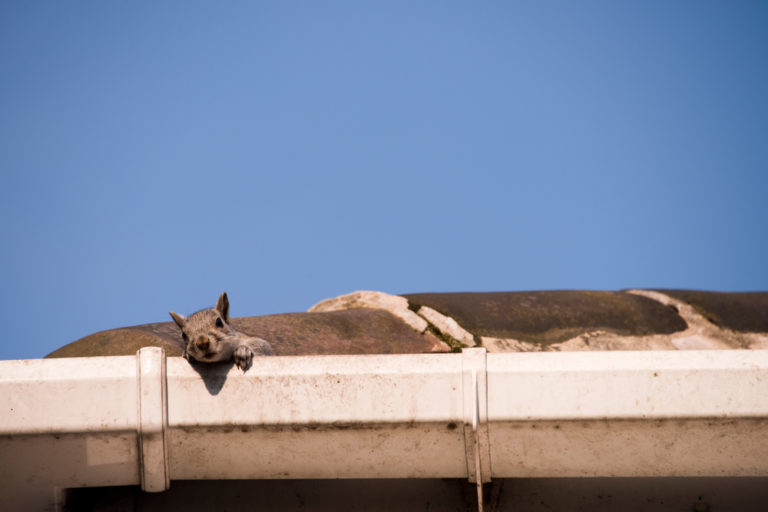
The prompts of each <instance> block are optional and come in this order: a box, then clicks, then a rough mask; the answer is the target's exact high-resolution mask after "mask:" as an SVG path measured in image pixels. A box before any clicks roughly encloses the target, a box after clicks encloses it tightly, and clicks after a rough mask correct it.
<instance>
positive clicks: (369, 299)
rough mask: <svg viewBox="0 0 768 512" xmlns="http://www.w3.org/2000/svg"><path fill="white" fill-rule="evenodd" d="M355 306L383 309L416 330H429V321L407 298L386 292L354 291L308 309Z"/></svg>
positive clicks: (314, 310) (313, 311)
mask: <svg viewBox="0 0 768 512" xmlns="http://www.w3.org/2000/svg"><path fill="white" fill-rule="evenodd" d="M355 308H371V309H383V310H384V311H389V312H390V313H392V314H393V315H395V316H396V317H398V318H400V319H401V320H402V321H403V322H405V323H406V324H408V325H410V326H411V327H412V328H413V329H414V330H416V332H419V333H423V332H424V331H425V330H427V322H426V321H425V320H424V319H423V318H421V317H420V316H419V315H417V314H416V313H414V312H413V311H411V310H410V309H408V300H407V299H405V298H404V297H400V296H398V295H390V294H388V293H384V292H373V291H357V292H352V293H348V294H346V295H340V296H338V297H333V298H331V299H326V300H323V301H321V302H318V303H317V304H315V305H314V306H312V307H311V308H309V309H308V310H307V311H308V312H309V313H322V312H327V311H342V310H346V309H355Z"/></svg>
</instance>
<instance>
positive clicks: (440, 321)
mask: <svg viewBox="0 0 768 512" xmlns="http://www.w3.org/2000/svg"><path fill="white" fill-rule="evenodd" d="M417 313H418V315H419V316H421V317H423V318H425V319H426V320H427V321H428V322H429V323H430V324H432V326H433V327H435V329H437V330H438V331H440V332H441V333H443V334H447V335H448V336H450V337H451V338H453V339H455V340H457V341H459V342H460V343H461V344H462V345H465V346H467V347H474V346H475V337H474V336H473V335H472V333H471V332H469V331H467V330H466V329H464V328H463V327H462V326H460V325H459V324H458V323H457V322H456V320H454V319H453V318H451V317H449V316H446V315H443V314H441V313H439V312H437V311H435V310H434V309H432V308H430V307H429V306H421V307H420V308H419V311H417Z"/></svg>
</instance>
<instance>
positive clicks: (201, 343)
mask: <svg viewBox="0 0 768 512" xmlns="http://www.w3.org/2000/svg"><path fill="white" fill-rule="evenodd" d="M195 345H196V346H197V348H199V349H200V350H208V347H209V346H210V345H211V342H210V340H209V339H208V337H207V336H201V337H199V338H197V341H195Z"/></svg>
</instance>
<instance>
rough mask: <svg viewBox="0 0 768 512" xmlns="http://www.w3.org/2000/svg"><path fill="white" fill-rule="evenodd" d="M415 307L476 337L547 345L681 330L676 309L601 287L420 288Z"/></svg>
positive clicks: (411, 299) (413, 296)
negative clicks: (596, 335) (595, 335)
mask: <svg viewBox="0 0 768 512" xmlns="http://www.w3.org/2000/svg"><path fill="white" fill-rule="evenodd" d="M404 297H406V298H407V299H408V301H409V302H410V303H411V306H412V307H414V306H428V307H430V308H432V309H434V310H436V311H438V312H440V313H442V314H443V315H445V316H449V317H451V318H453V319H454V320H455V321H456V322H457V323H458V324H459V325H461V326H462V327H463V328H464V329H466V330H467V331H469V332H471V333H472V334H474V335H475V336H482V337H489V338H497V339H514V340H518V341H524V342H527V343H536V344H542V345H549V344H553V343H562V342H565V341H568V340H570V339H573V338H576V337H578V336H580V335H583V334H586V333H590V332H594V331H606V332H610V333H613V334H615V335H624V336H647V335H653V334H671V333H673V332H678V331H683V330H685V329H686V327H687V326H686V324H685V322H684V321H683V319H682V318H681V317H680V316H679V315H678V313H677V311H676V310H675V309H674V308H671V307H667V306H665V305H663V304H660V303H659V302H657V301H655V300H653V299H650V298H647V297H641V296H638V295H632V294H629V293H624V292H602V291H575V290H573V291H572V290H567V291H541V292H488V293H419V294H409V295H405V296H404Z"/></svg>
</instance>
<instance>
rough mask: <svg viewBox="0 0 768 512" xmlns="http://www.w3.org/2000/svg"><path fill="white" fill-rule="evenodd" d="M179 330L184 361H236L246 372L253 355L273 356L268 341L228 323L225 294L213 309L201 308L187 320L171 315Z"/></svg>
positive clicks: (227, 304) (186, 318)
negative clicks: (244, 332) (182, 341)
mask: <svg viewBox="0 0 768 512" xmlns="http://www.w3.org/2000/svg"><path fill="white" fill-rule="evenodd" d="M170 315H171V318H173V321H174V322H176V325H178V326H179V328H180V329H181V338H182V339H183V340H184V344H185V346H184V354H183V356H184V358H185V359H186V360H187V361H189V360H191V359H194V360H196V361H201V362H205V363H214V362H218V361H229V360H231V359H234V360H235V364H236V365H237V367H238V368H240V369H241V370H243V371H246V370H247V369H248V368H250V366H251V362H252V361H253V356H271V355H274V352H273V351H272V346H271V345H270V344H269V342H268V341H266V340H263V339H261V338H257V337H254V336H248V335H246V334H243V333H240V332H237V331H235V329H234V328H233V327H232V325H231V324H230V323H229V299H228V298H227V292H224V293H222V294H221V296H220V297H219V300H218V302H216V307H215V308H209V309H203V310H202V311H198V312H197V313H193V314H191V315H189V316H188V317H185V316H183V315H179V314H177V313H174V312H173V311H171V312H170Z"/></svg>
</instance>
